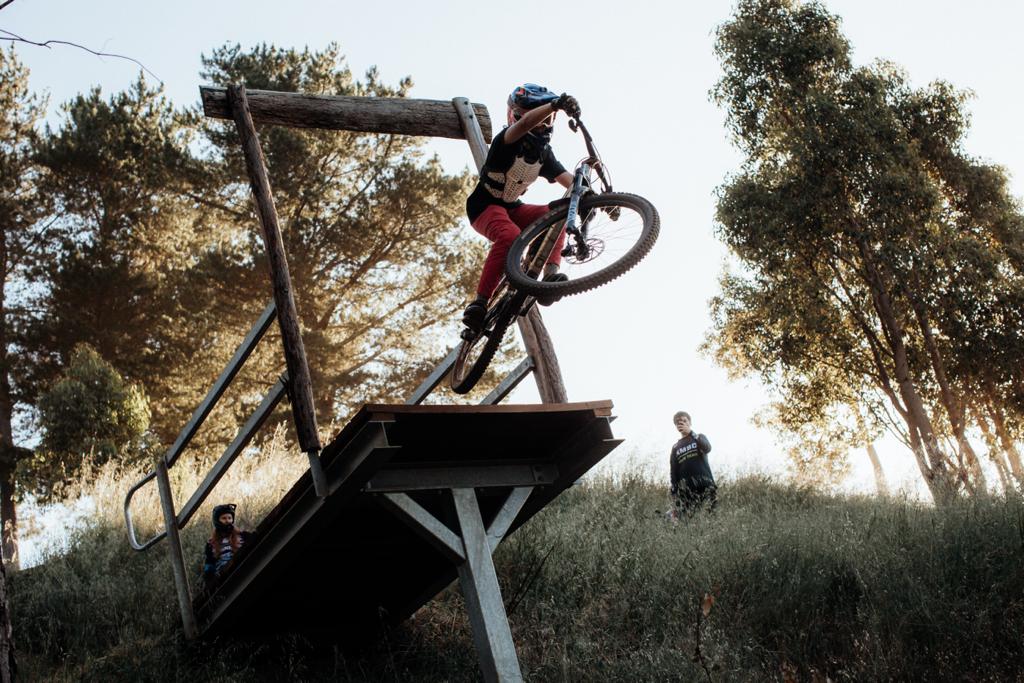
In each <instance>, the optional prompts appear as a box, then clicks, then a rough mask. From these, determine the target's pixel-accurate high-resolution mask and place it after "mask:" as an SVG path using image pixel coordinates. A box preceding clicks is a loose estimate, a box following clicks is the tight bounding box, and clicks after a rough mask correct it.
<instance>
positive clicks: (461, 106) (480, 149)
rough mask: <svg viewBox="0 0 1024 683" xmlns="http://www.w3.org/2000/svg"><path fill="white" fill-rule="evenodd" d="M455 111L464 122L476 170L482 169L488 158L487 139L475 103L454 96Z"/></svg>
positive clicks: (460, 120) (463, 132)
mask: <svg viewBox="0 0 1024 683" xmlns="http://www.w3.org/2000/svg"><path fill="white" fill-rule="evenodd" d="M452 104H453V105H455V111H456V112H457V113H458V115H459V123H461V124H462V134H463V135H465V136H466V141H467V142H468V143H469V149H470V150H471V151H472V152H473V161H474V162H475V163H476V170H478V171H479V170H480V169H481V168H483V166H484V161H486V160H487V140H485V139H484V133H483V131H482V130H481V129H480V120H479V119H478V118H477V116H476V113H475V112H474V111H473V105H472V104H470V103H469V100H468V99H466V98H465V97H455V98H452Z"/></svg>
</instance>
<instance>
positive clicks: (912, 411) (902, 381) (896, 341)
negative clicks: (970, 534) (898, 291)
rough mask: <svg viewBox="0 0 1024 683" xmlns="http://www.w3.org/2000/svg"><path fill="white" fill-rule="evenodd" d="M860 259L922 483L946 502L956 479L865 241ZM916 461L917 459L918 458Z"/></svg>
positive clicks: (937, 499) (952, 494)
mask: <svg viewBox="0 0 1024 683" xmlns="http://www.w3.org/2000/svg"><path fill="white" fill-rule="evenodd" d="M858 247H859V249H860V254H861V258H862V259H863V263H864V268H865V271H866V274H867V278H866V279H867V284H868V285H869V286H870V288H871V297H872V300H873V302H874V305H875V310H876V312H877V314H878V318H879V320H880V321H881V323H882V326H883V329H884V330H885V332H886V335H885V336H886V339H887V340H888V342H889V345H890V347H891V351H892V357H893V363H894V370H895V372H894V375H895V377H896V383H897V386H898V388H899V392H900V397H901V398H902V399H903V403H904V405H905V406H906V408H907V411H908V412H909V416H908V417H909V419H908V420H907V422H908V424H907V427H908V428H909V429H910V431H911V433H913V432H914V431H916V432H917V438H918V439H919V442H920V444H921V445H922V446H923V448H924V454H925V455H926V456H927V464H928V467H927V469H926V470H923V474H924V475H925V483H927V484H928V489H929V490H930V491H931V492H932V497H933V498H934V500H935V504H936V505H946V504H948V503H950V502H952V500H953V498H954V497H955V496H956V482H955V481H954V478H953V477H952V476H951V473H950V471H949V469H948V467H947V466H946V457H945V454H944V453H943V452H942V449H941V448H940V447H939V442H938V439H937V438H936V437H935V430H934V429H933V428H932V422H931V419H930V418H929V417H928V412H927V410H926V409H925V407H924V401H923V400H922V399H921V395H920V394H919V393H918V391H917V387H916V386H915V385H914V380H913V377H912V376H911V373H910V362H909V360H908V358H907V347H906V344H905V342H904V341H903V339H904V337H903V329H902V328H901V327H900V324H899V321H898V320H897V318H896V312H895V310H894V308H893V304H892V301H891V300H890V298H889V293H888V291H887V289H886V287H885V283H884V282H883V280H882V275H881V273H880V272H879V271H878V268H877V266H876V265H875V263H874V260H873V258H872V255H871V252H870V249H869V247H868V245H867V242H866V241H864V240H861V241H860V242H859V243H858ZM919 464H921V463H920V461H919Z"/></svg>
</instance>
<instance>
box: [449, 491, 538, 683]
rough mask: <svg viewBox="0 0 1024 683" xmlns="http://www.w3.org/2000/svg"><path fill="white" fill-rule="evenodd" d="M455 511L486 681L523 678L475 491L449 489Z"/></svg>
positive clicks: (467, 593)
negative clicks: (460, 534) (464, 555)
mask: <svg viewBox="0 0 1024 683" xmlns="http://www.w3.org/2000/svg"><path fill="white" fill-rule="evenodd" d="M452 499H453V500H454V501H455V513H456V515H457V516H458V518H459V527H460V528H461V530H462V543H463V547H464V548H465V553H466V561H465V562H463V563H462V564H460V565H459V582H460V583H461V585H462V595H463V597H464V598H465V601H466V610H467V611H468V612H469V623H470V624H471V625H472V627H473V641H474V643H475V644H476V650H477V654H478V655H479V657H480V667H481V669H482V670H483V674H484V680H485V681H501V682H502V683H505V682H506V681H522V680H523V674H522V672H521V671H520V669H519V658H518V656H517V655H516V646H515V643H513V642H512V631H511V629H510V628H509V625H508V615H506V614H505V604H504V603H503V602H502V600H501V588H500V587H499V586H498V575H497V574H496V573H495V571H494V560H493V559H492V558H491V544H490V543H489V542H488V539H487V532H486V531H484V522H483V519H481V517H480V506H479V505H478V504H477V500H476V491H474V490H473V489H471V488H460V489H452Z"/></svg>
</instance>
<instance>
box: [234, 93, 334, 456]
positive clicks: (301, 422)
mask: <svg viewBox="0 0 1024 683" xmlns="http://www.w3.org/2000/svg"><path fill="white" fill-rule="evenodd" d="M228 98H229V101H230V107H231V112H232V118H233V119H234V121H235V126H236V127H237V128H238V135H239V136H240V137H241V140H242V151H243V152H244V153H245V167H246V170H247V171H248V173H249V183H250V185H251V186H252V196H253V200H254V201H255V202H256V213H257V214H258V215H259V218H260V226H261V227H262V228H263V244H264V246H265V247H266V251H267V260H268V261H269V262H270V277H271V280H272V282H273V286H274V302H275V303H276V304H277V320H278V323H279V324H280V326H281V342H282V344H283V345H284V358H285V363H286V365H287V367H288V377H289V378H290V379H291V387H290V388H291V391H290V392H289V393H290V396H289V398H291V404H292V416H293V417H294V419H295V430H296V433H297V435H298V439H299V446H300V447H301V448H302V450H303V452H305V453H309V454H313V453H319V451H320V435H319V434H318V433H317V427H316V412H315V411H314V410H313V382H312V380H311V379H310V376H309V364H308V363H307V362H306V347H305V345H304V344H303V343H302V332H301V330H300V329H299V315H298V313H297V312H296V310H295V296H294V295H293V294H292V278H291V274H290V273H289V271H288V258H287V257H286V255H285V253H284V239H283V238H282V236H281V227H280V225H279V224H278V221H277V208H276V207H275V206H274V197H273V196H272V195H271V192H270V179H269V178H268V176H267V167H266V164H265V163H264V160H263V149H262V148H261V147H260V141H259V138H258V137H257V136H256V127H255V125H254V124H253V120H252V116H251V115H250V112H249V104H248V101H247V96H246V92H245V86H232V87H231V88H230V89H229V91H228ZM317 464H318V463H317ZM310 465H311V467H312V466H314V463H313V462H312V460H311V463H310Z"/></svg>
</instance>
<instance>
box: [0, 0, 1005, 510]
mask: <svg viewBox="0 0 1024 683" xmlns="http://www.w3.org/2000/svg"><path fill="white" fill-rule="evenodd" d="M826 5H827V6H828V7H829V9H830V10H831V11H832V12H834V13H837V14H839V15H840V16H841V17H843V32H844V33H845V35H846V36H847V38H848V39H849V40H850V41H851V43H852V45H853V48H854V59H855V61H856V62H857V63H858V64H862V63H866V62H869V61H871V60H873V59H876V58H885V59H888V60H891V61H894V62H896V63H897V64H900V65H901V66H903V67H904V68H905V69H906V70H907V71H908V72H909V74H910V76H911V79H912V81H913V82H914V83H915V84H917V85H924V84H925V83H927V82H928V81H930V80H933V79H935V78H943V79H945V80H949V81H951V82H952V83H953V84H955V85H956V86H958V87H961V88H970V89H972V90H973V91H974V92H975V93H976V99H975V100H974V101H973V102H972V104H971V110H972V112H973V117H974V118H973V121H974V123H973V129H972V132H971V134H970V137H969V138H968V141H967V148H968V151H970V152H971V153H973V154H975V155H977V156H979V157H981V158H983V159H987V160H990V161H994V162H996V163H999V164H1001V165H1003V166H1004V167H1006V168H1007V169H1008V170H1009V172H1010V174H1011V176H1013V183H1014V184H1013V187H1014V192H1015V194H1016V195H1017V196H1020V195H1021V194H1022V190H1024V186H1022V184H1021V183H1022V181H1021V178H1020V177H1019V174H1020V173H1021V172H1022V168H1024V127H1022V126H1021V124H1020V121H1021V120H1022V109H1024V106H1022V105H1024V98H1022V95H1021V88H1020V70H1021V68H1022V67H1024V41H1021V40H1020V38H1019V32H1020V30H1021V26H1022V25H1024V3H1020V2H1009V1H1006V2H999V1H995V0H975V2H972V3H966V2H962V1H955V0H930V1H926V0H905V1H902V2H894V1H893V0H886V1H881V0H859V1H856V2H855V1H854V0H830V1H829V2H826ZM731 9H732V3H731V2H724V1H716V2H702V3H693V2H691V3H683V2H673V3H670V2H667V1H664V0H661V1H658V2H653V1H650V0H633V1H632V2H628V3H627V2H610V1H607V0H591V1H590V2H586V3H555V2H551V1H550V0H548V1H546V2H535V1H533V0H524V1H521V2H518V3H483V2H465V1H462V0H459V1H457V2H430V3H428V2H413V1H411V0H407V1H404V2H397V1H394V0H378V1H377V2H372V3H371V2H359V3H346V2H327V1H325V0H321V1H319V2H317V1H313V0H292V1H290V2H280V1H278V2H266V1H265V0H250V1H248V2H237V1H235V2H230V1H225V0H222V1H221V2H196V1H195V0H183V1H180V2H176V3H142V2H129V1H128V0H122V1H121V2H115V1H113V0H101V1H93V2H80V1H77V2H73V1H71V0H16V1H15V2H14V3H13V4H11V5H9V6H8V7H6V8H5V9H3V10H2V11H0V28H2V29H6V30H8V31H12V32H14V33H17V34H19V35H21V36H23V37H25V38H29V39H32V40H39V41H41V40H46V39H63V40H69V41H73V42H77V43H81V44H83V45H86V46H89V47H91V48H93V49H96V50H103V51H107V52H114V53H121V54H126V55H130V56H132V57H134V58H136V59H138V60H139V61H141V62H142V63H144V64H145V65H146V66H147V67H148V68H149V69H150V70H151V71H153V72H155V73H156V74H157V75H158V76H159V77H160V78H161V79H162V80H163V82H164V85H165V87H166V90H167V94H168V96H169V97H170V98H171V99H172V100H173V101H174V102H175V103H176V104H177V105H179V106H182V105H188V104H193V103H195V102H197V101H198V86H199V85H200V82H199V75H198V73H199V57H200V54H201V53H202V52H207V53H209V52H210V51H212V50H213V49H214V48H215V47H218V46H220V45H223V44H224V43H226V42H229V41H230V42H239V43H241V44H242V46H243V47H244V48H248V47H251V46H253V45H254V44H257V43H259V42H263V41H265V42H269V43H274V44H276V45H279V46H282V47H302V46H307V45H308V46H309V47H310V48H313V49H319V48H322V47H323V46H325V45H326V44H327V43H328V42H330V41H336V42H338V43H339V44H340V45H341V47H342V50H343V52H344V53H345V54H346V55H347V58H348V64H349V65H350V67H351V68H352V70H353V72H354V73H355V74H356V75H361V74H362V73H363V72H364V71H365V70H366V68H368V67H369V66H371V65H376V66H377V67H378V68H379V70H380V73H381V77H382V79H383V80H384V82H387V83H392V84H393V83H396V82H397V81H398V79H400V78H401V77H403V76H406V75H411V76H412V78H413V80H414V82H415V87H414V88H413V90H412V93H411V96H412V97H421V98H430V99H448V98H451V97H454V96H460V95H461V96H467V97H469V98H470V99H471V100H473V101H475V102H482V103H484V104H486V105H487V106H488V108H489V109H490V111H491V115H492V117H494V118H495V119H496V120H498V121H500V120H501V119H502V117H503V112H504V100H505V97H506V95H507V93H508V91H509V90H510V89H511V88H512V87H513V86H514V85H515V84H517V83H519V82H523V81H532V82H536V83H542V84H546V85H548V87H550V88H551V89H553V90H555V91H558V92H561V91H568V92H570V93H572V94H574V95H576V97H577V98H578V99H579V101H580V102H581V104H582V107H583V111H584V116H585V119H586V121H587V124H588V127H589V128H590V129H591V131H592V133H593V134H594V136H595V139H596V141H597V143H598V145H599V147H600V149H601V152H602V156H603V157H604V158H605V160H606V162H607V163H608V165H609V167H610V168H611V170H612V172H613V176H614V179H615V185H616V189H619V190H623V191H630V192H634V193H637V194H642V195H644V196H646V197H647V198H648V199H650V200H651V201H652V202H653V203H654V204H655V206H657V207H658V209H659V211H660V213H661V218H662V236H661V238H660V240H659V242H658V244H657V245H656V246H655V249H654V251H653V253H652V254H651V255H650V256H649V257H648V258H647V260H645V261H644V262H643V263H641V265H640V266H639V267H638V269H637V270H635V271H634V272H631V273H630V274H629V276H627V277H625V278H623V279H622V280H618V281H616V282H614V283H613V284H611V285H609V286H608V287H606V288H604V289H602V290H598V291H597V292H592V293H589V294H586V295H584V296H581V297H574V298H571V299H566V300H565V301H563V302H562V303H561V304H559V305H557V306H554V307H552V308H550V309H548V310H545V312H544V315H545V320H546V321H547V325H548V328H549V330H550V331H551V334H552V336H553V338H554V340H555V343H556V347H557V349H558V352H559V360H560V363H561V365H562V372H563V375H564V377H565V381H566V384H567V387H568V390H569V397H570V400H593V399H604V398H610V399H612V400H613V401H614V402H615V405H616V410H615V412H616V414H617V415H618V416H619V419H618V420H617V421H616V422H615V423H614V425H613V427H614V430H615V432H616V435H617V436H620V437H624V438H626V439H627V444H626V446H624V447H623V448H621V449H620V452H616V453H614V454H613V455H611V456H609V460H610V464H611V465H612V466H615V465H617V464H621V463H622V462H624V461H625V459H626V455H627V453H629V452H630V451H633V452H636V453H638V454H640V457H641V459H642V460H645V461H648V462H649V463H650V465H651V466H652V467H654V468H655V469H656V471H657V472H658V473H659V474H661V473H662V470H665V469H666V466H665V463H664V461H665V460H666V458H665V454H666V453H667V450H668V447H669V445H671V443H672V442H673V441H674V440H675V438H676V437H677V435H676V434H675V432H674V430H673V428H672V425H671V416H672V414H673V413H674V412H675V411H676V410H680V409H683V410H688V411H689V412H690V413H692V414H693V416H694V427H695V429H697V430H698V431H701V432H704V433H706V434H707V435H708V436H709V438H710V440H711V442H712V444H713V446H714V453H713V454H712V460H713V467H714V469H715V470H716V472H719V473H722V472H742V471H746V470H750V469H761V470H767V471H771V472H782V471H783V470H784V469H785V462H784V460H783V459H782V458H781V457H780V456H779V455H778V454H777V453H776V450H777V448H776V446H775V442H774V439H773V437H772V435H771V434H770V433H768V432H765V431H761V430H758V429H756V428H754V427H753V426H751V425H750V423H749V421H748V420H749V417H750V416H751V415H752V414H753V413H754V412H755V411H756V410H757V409H758V408H759V406H761V405H762V404H763V403H764V401H765V395H764V393H763V390H762V389H761V388H760V387H759V386H758V385H757V384H756V383H754V382H752V383H747V384H743V383H730V382H729V381H728V380H727V379H726V376H725V373H724V371H722V370H721V369H719V368H717V367H715V366H714V365H712V364H711V363H710V362H709V361H708V360H706V359H704V358H702V357H700V356H699V355H698V353H697V347H698V345H699V344H700V342H701V340H702V339H703V335H704V333H705V331H706V329H707V328H708V324H709V319H708V315H707V312H706V311H707V305H706V304H707V301H708V299H709V298H710V297H711V296H713V295H714V294H715V291H716V288H717V285H716V278H717V276H718V274H719V272H720V271H721V267H722V264H723V262H724V259H725V257H726V254H725V250H724V249H723V247H722V246H721V245H720V244H719V243H718V242H717V241H716V240H715V238H714V234H713V215H714V196H713V192H714V189H715V187H716V186H718V185H720V184H721V183H722V182H723V179H724V178H725V176H726V175H727V174H728V173H730V172H732V171H735V170H736V169H737V168H738V166H739V161H740V158H739V156H738V154H737V153H736V151H735V150H733V149H732V148H731V147H730V145H729V142H728V139H727V137H726V133H725V130H724V127H723V114H722V112H720V111H719V110H718V109H716V107H715V106H714V105H712V104H711V103H710V102H709V101H708V96H707V93H708V90H709V89H710V88H711V87H712V85H713V84H714V82H715V81H716V80H717V78H718V75H719V68H718V64H717V62H716V60H715V58H714V55H713V53H712V41H713V31H714V28H715V27H716V26H717V25H718V24H720V23H721V22H723V21H725V20H726V19H727V18H728V16H729V13H730V11H731ZM17 50H18V53H19V56H20V57H21V59H22V61H23V62H24V63H25V64H26V65H27V66H28V67H29V68H30V69H31V71H32V75H31V79H32V87H33V88H34V89H35V90H37V91H43V90H46V91H49V93H50V97H51V112H53V113H52V114H51V121H56V120H57V119H56V118H55V116H56V114H55V111H56V105H57V104H58V103H60V102H63V101H65V100H67V99H69V98H70V97H72V96H74V95H75V94H77V93H79V92H83V91H86V90H87V89H88V88H89V87H91V86H93V85H99V86H102V88H103V90H104V92H105V93H106V94H108V95H109V94H110V93H112V92H114V91H117V90H120V89H123V88H124V87H126V86H127V85H128V84H129V83H130V82H131V81H132V80H133V79H134V78H135V76H136V74H137V72H138V68H137V67H136V66H135V65H134V64H132V63H130V62H127V61H123V60H117V59H109V58H108V59H102V60H101V59H99V58H97V57H94V56H91V55H88V54H86V53H84V52H81V51H79V50H76V49H74V48H70V47H60V46H58V47H54V48H53V49H45V48H40V47H34V46H29V45H19V46H18V47H17ZM431 146H432V148H433V149H434V150H435V151H436V152H437V154H438V155H439V156H440V157H441V159H442V161H443V162H444V164H445V167H446V168H448V169H449V170H450V171H452V172H455V171H458V170H461V169H462V168H464V167H466V166H468V165H469V164H470V163H471V161H472V160H471V157H470V154H469V150H468V147H467V146H466V145H465V143H464V142H460V141H435V142H433V143H431ZM553 146H554V148H555V151H556V153H557V154H558V156H559V157H560V158H561V159H562V161H563V162H564V163H565V164H566V165H567V166H569V165H570V164H572V163H573V162H575V161H576V160H577V159H578V158H580V157H581V156H582V155H583V153H584V151H583V146H582V143H581V141H580V140H578V139H577V136H574V135H572V134H571V133H570V132H569V131H568V129H566V128H564V127H561V128H560V129H559V130H557V132H556V134H555V139H554V143H553ZM539 185H547V184H546V183H540V184H539ZM555 192H556V191H555V190H554V189H552V188H550V187H543V188H538V189H537V190H535V191H533V192H531V193H530V194H529V195H528V197H527V200H528V201H531V200H532V201H538V202H540V201H547V200H548V199H550V198H553V197H554V196H555ZM466 230H467V231H468V230H470V228H469V227H468V226H467V227H466ZM481 239H482V238H481ZM300 314H301V311H300ZM453 330H454V327H453ZM210 379H211V381H212V380H213V379H214V378H212V377H211V378H210ZM535 399H536V392H535V389H534V388H533V385H532V382H526V383H524V385H523V387H521V388H520V389H519V390H517V392H516V393H515V394H514V395H513V397H512V400H513V401H516V402H528V401H533V400H535ZM186 418H187V416H185V415H182V420H185V419H186ZM880 452H881V455H882V457H883V459H884V464H885V467H886V469H887V472H888V475H889V479H890V483H891V484H897V485H898V484H900V483H905V482H910V483H911V485H912V486H914V487H916V486H917V483H918V480H919V478H920V477H919V475H918V474H917V471H916V466H915V465H914V463H913V460H912V458H911V456H910V455H909V453H906V452H905V451H903V450H902V449H901V448H900V447H898V446H896V445H894V444H890V443H887V442H885V443H883V444H882V445H881V446H880ZM853 462H854V466H855V470H854V473H853V475H852V476H851V477H850V479H849V480H848V482H847V486H848V487H849V488H851V489H855V490H870V489H871V488H872V486H873V484H872V479H871V471H870V467H869V465H868V462H867V458H866V456H864V454H863V453H862V452H858V453H855V454H854V456H853ZM664 474H665V476H666V477H667V472H664Z"/></svg>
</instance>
